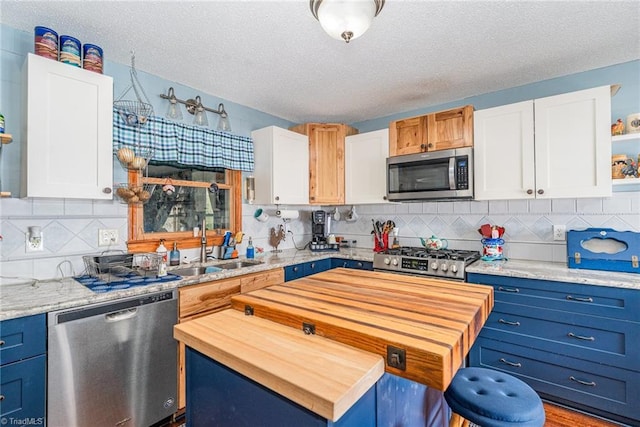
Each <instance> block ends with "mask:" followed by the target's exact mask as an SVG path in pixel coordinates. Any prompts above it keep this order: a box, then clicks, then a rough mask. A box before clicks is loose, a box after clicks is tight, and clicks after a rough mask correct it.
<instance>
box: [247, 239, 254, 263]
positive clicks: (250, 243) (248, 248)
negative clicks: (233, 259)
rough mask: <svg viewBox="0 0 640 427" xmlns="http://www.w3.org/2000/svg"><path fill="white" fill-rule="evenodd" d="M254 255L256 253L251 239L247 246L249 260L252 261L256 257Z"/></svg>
mask: <svg viewBox="0 0 640 427" xmlns="http://www.w3.org/2000/svg"><path fill="white" fill-rule="evenodd" d="M254 255H255V253H254V249H253V241H252V240H251V237H249V245H248V246H247V258H249V259H251V258H253V257H254Z"/></svg>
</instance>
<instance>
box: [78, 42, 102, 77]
mask: <svg viewBox="0 0 640 427" xmlns="http://www.w3.org/2000/svg"><path fill="white" fill-rule="evenodd" d="M103 62H104V58H103V53H102V48H101V47H100V46H97V45H95V44H88V43H87V44H83V45H82V68H84V69H85V70H89V71H93V72H96V73H100V74H102V66H103Z"/></svg>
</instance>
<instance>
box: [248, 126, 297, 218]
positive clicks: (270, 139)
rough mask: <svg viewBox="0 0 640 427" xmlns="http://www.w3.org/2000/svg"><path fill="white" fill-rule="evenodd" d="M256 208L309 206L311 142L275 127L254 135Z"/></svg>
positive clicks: (261, 130) (252, 133)
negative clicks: (261, 205) (260, 205)
mask: <svg viewBox="0 0 640 427" xmlns="http://www.w3.org/2000/svg"><path fill="white" fill-rule="evenodd" d="M251 138H252V139H253V153H254V157H255V165H254V177H255V191H256V198H255V203H256V204H282V205H307V204H309V138H308V137H307V136H306V135H302V134H299V133H297V132H292V131H290V130H287V129H282V128H279V127H275V126H269V127H266V128H263V129H258V130H255V131H253V132H251Z"/></svg>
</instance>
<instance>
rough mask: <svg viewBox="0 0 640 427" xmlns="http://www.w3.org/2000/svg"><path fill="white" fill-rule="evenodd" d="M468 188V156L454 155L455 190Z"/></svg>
mask: <svg viewBox="0 0 640 427" xmlns="http://www.w3.org/2000/svg"><path fill="white" fill-rule="evenodd" d="M468 189H469V158H468V157H467V156H464V157H456V190H468Z"/></svg>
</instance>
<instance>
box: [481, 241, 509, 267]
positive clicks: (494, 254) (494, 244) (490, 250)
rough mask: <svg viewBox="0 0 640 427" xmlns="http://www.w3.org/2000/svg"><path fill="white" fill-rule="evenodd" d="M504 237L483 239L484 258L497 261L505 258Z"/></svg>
mask: <svg viewBox="0 0 640 427" xmlns="http://www.w3.org/2000/svg"><path fill="white" fill-rule="evenodd" d="M503 245H504V240H503V239H500V238H498V239H482V260H484V261H496V260H499V259H502V258H503V254H502V246H503Z"/></svg>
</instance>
